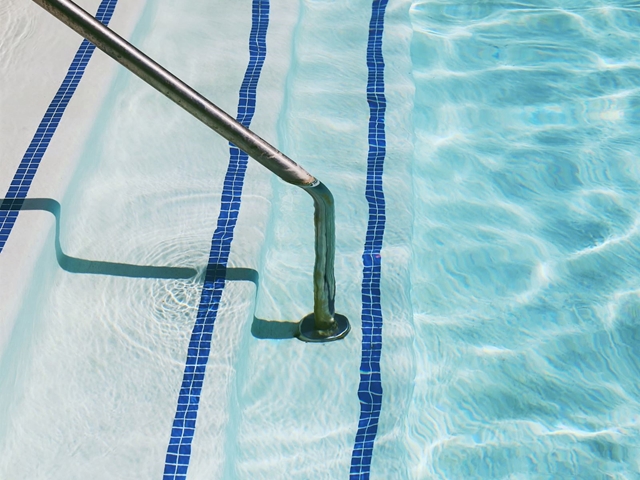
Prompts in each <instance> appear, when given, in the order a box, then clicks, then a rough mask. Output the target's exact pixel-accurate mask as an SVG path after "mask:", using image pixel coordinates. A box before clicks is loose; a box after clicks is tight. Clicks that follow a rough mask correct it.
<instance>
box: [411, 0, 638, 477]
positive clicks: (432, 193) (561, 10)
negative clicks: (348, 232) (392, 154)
mask: <svg viewBox="0 0 640 480" xmlns="http://www.w3.org/2000/svg"><path fill="white" fill-rule="evenodd" d="M411 20H412V23H413V27H414V37H413V41H412V50H411V56H412V60H413V65H414V72H413V75H414V79H415V82H416V102H415V108H414V125H415V132H416V137H417V143H416V150H415V151H416V155H415V161H414V176H413V179H414V191H415V195H416V202H415V221H414V235H413V248H414V257H413V260H414V263H413V268H412V299H413V304H414V312H415V327H416V334H417V341H416V344H415V351H416V356H417V358H418V360H417V366H418V381H416V384H415V385H416V386H415V394H414V397H413V406H412V410H411V413H410V414H409V416H410V423H411V434H410V439H411V441H412V442H413V444H414V445H415V453H416V456H417V457H420V456H422V458H421V460H418V461H419V462H420V465H421V466H420V467H419V468H417V469H416V470H415V471H416V477H415V478H427V477H429V478H431V477H432V476H433V477H434V478H594V479H595V478H638V475H639V472H640V435H639V434H640V423H639V422H640V416H639V413H640V409H639V407H640V405H639V401H640V389H639V388H638V378H639V374H640V357H639V354H640V309H639V307H640V250H639V249H638V240H639V233H640V232H639V231H638V225H639V217H638V200H639V199H640V190H639V188H638V186H639V179H640V169H639V168H638V163H637V162H638V158H639V154H640V142H639V141H638V129H639V127H640V116H639V112H640V110H638V107H639V106H640V30H639V27H640V5H639V4H638V3H637V2H590V1H580V2H569V1H564V2H562V1H557V2H535V3H498V2H483V3H482V4H477V5H469V4H465V5H462V4H459V3H458V2H423V3H415V4H414V5H413V6H412V10H411ZM417 472H420V473H417Z"/></svg>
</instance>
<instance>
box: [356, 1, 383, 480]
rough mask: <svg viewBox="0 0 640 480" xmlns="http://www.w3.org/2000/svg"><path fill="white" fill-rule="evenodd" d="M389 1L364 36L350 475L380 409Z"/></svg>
mask: <svg viewBox="0 0 640 480" xmlns="http://www.w3.org/2000/svg"><path fill="white" fill-rule="evenodd" d="M387 3H388V0H373V4H372V8H371V21H370V23H369V38H368V41H367V69H368V78H367V103H368V104H369V115H370V116H369V134H368V136H369V152H368V155H367V184H366V190H365V196H366V198H367V202H368V204H369V220H368V224H367V236H366V241H365V245H364V252H363V255H362V263H363V279H362V362H361V365H360V385H359V386H358V398H359V400H360V419H359V422H358V431H357V433H356V439H355V444H354V447H353V453H352V456H351V469H350V478H351V480H360V479H361V480H365V479H368V478H369V475H370V472H371V460H372V458H373V447H374V443H375V439H376V435H377V433H378V422H379V419H380V412H381V410H382V379H381V373H380V356H381V353H382V323H383V318H382V305H381V300H380V272H381V266H382V256H381V250H382V240H383V237H384V229H385V220H386V218H385V199H384V191H383V183H382V174H383V169H384V160H385V155H386V136H385V127H384V122H385V112H386V105H387V101H386V98H385V95H384V58H383V55H382V34H383V32H384V14H385V9H386V6H387Z"/></svg>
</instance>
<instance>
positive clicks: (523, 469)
mask: <svg viewBox="0 0 640 480" xmlns="http://www.w3.org/2000/svg"><path fill="white" fill-rule="evenodd" d="M113 3H114V5H113V7H114V8H115V10H114V11H115V15H117V12H118V9H119V8H120V7H121V5H119V4H118V5H115V2H113ZM97 6H98V5H97V3H96V4H95V5H92V7H93V10H92V11H96V9H97ZM87 8H89V7H87ZM130 8H132V7H130ZM638 8H639V6H638V5H636V4H634V3H633V2H606V3H605V2H601V3H599V2H575V3H572V2H569V1H565V2H555V3H552V2H547V3H545V4H544V5H543V4H540V3H539V2H538V3H537V4H536V5H527V4H522V3H519V4H498V3H492V2H489V3H483V4H478V5H476V4H473V5H460V4H458V3H457V2H449V3H447V2H425V3H418V2H413V3H412V2H402V1H398V2H395V1H391V2H389V4H388V5H387V4H386V2H384V1H376V2H373V3H372V2H364V1H352V2H332V1H304V2H302V3H301V4H300V5H296V6H295V8H292V6H291V5H288V4H285V2H273V1H272V2H270V3H268V2H266V1H265V0H254V1H253V2H249V1H243V2H233V4H232V5H231V4H229V2H221V1H217V2H211V1H208V2H204V1H194V0H191V1H189V2H166V1H158V2H153V3H146V4H144V10H143V11H142V12H141V14H140V16H139V18H138V17H137V15H138V14H137V12H136V11H135V8H132V10H133V12H132V14H131V16H132V17H133V18H134V19H137V23H135V28H134V29H133V31H132V33H131V35H130V37H129V38H131V39H132V41H133V43H135V44H136V45H138V46H140V47H141V48H142V49H143V50H144V51H145V52H147V53H149V54H150V56H152V57H154V58H156V59H158V61H160V63H161V64H163V65H165V66H167V67H168V68H170V69H171V70H172V71H174V72H175V73H176V74H177V75H178V76H179V77H181V78H183V79H184V80H185V81H187V83H189V84H191V85H193V86H194V87H195V88H196V89H197V90H199V91H201V92H202V93H203V94H205V95H206V96H207V97H209V98H211V99H212V100H213V101H214V102H216V103H217V104H218V105H220V106H221V107H223V108H224V109H225V110H227V111H229V112H235V111H236V109H237V106H238V104H239V103H238V102H239V100H238V98H239V92H243V93H242V94H240V99H243V98H245V99H246V98H250V97H251V91H250V90H251V88H252V86H254V85H256V82H257V103H256V109H255V115H254V116H253V118H251V119H250V120H251V127H252V129H253V130H254V131H256V132H257V133H259V134H260V135H262V136H263V137H265V138H267V139H269V140H271V141H272V142H273V143H275V144H276V145H277V146H278V147H279V148H280V149H281V150H283V151H284V152H286V153H287V154H288V155H290V156H291V157H292V158H294V159H295V160H296V161H299V162H300V163H301V164H302V165H303V166H305V167H306V168H308V169H309V171H311V172H312V173H314V174H315V175H317V176H318V177H319V178H320V179H321V180H323V182H324V183H326V184H327V185H328V186H329V187H330V188H331V189H332V191H333V192H334V195H335V197H336V205H337V219H336V220H337V234H338V238H337V252H338V254H337V258H336V279H337V286H338V295H337V310H338V311H339V312H341V313H344V314H345V315H347V316H348V317H349V318H350V320H351V322H352V326H353V330H352V333H350V334H349V336H348V337H347V338H346V339H344V340H343V341H340V342H335V343H331V344H325V345H312V344H305V343H302V342H299V341H297V340H294V339H291V338H284V337H287V336H290V327H291V325H292V324H294V322H296V321H298V320H299V319H300V318H302V316H304V315H305V314H307V313H308V312H309V311H310V309H311V299H312V290H311V288H312V283H311V272H312V262H313V232H312V222H311V217H312V205H311V204H310V202H309V201H308V199H307V198H305V194H304V193H303V192H299V191H297V189H294V188H293V187H290V186H288V185H285V184H283V183H282V182H280V181H279V180H277V179H275V178H272V176H271V175H270V174H268V173H267V172H266V171H263V169H261V167H259V166H257V165H254V164H251V163H249V164H248V169H247V172H246V175H241V177H239V176H238V175H239V174H238V170H237V169H236V170H234V171H233V172H234V173H232V175H233V178H234V180H233V181H231V182H227V187H228V188H237V187H239V186H240V184H241V187H242V193H241V207H240V210H239V212H240V213H239V215H237V224H235V223H233V222H232V223H233V224H232V223H229V222H228V221H227V220H228V219H229V218H231V217H233V214H231V212H233V211H234V210H235V208H234V205H233V202H234V201H238V199H234V200H231V201H230V200H228V199H226V195H231V196H233V195H239V193H238V191H237V190H232V192H231V193H228V192H226V191H223V188H224V187H225V183H224V181H223V179H224V178H225V175H228V173H227V167H228V164H229V161H230V153H229V147H228V145H227V144H226V142H225V141H223V140H221V139H219V138H216V137H215V136H213V135H212V134H211V133H210V132H209V131H208V130H207V129H206V128H205V127H203V126H201V125H199V124H198V122H197V121H195V120H192V119H191V118H189V116H188V115H187V114H185V113H183V112H181V111H180V110H179V109H177V108H175V106H174V105H172V104H171V103H170V102H169V101H166V100H164V99H162V98H161V97H160V95H158V94H156V93H155V92H154V91H152V90H151V89H150V88H148V87H147V86H146V85H144V84H142V82H140V81H139V80H137V79H135V78H133V77H132V76H131V75H129V74H128V73H126V72H123V71H121V70H118V71H117V73H116V74H115V77H114V78H113V80H112V81H109V82H108V83H107V85H108V88H107V90H106V94H105V96H104V99H102V100H101V103H100V105H99V108H98V109H97V114H96V115H95V119H94V120H92V122H91V123H90V127H85V128H86V129H87V133H86V135H85V137H86V138H84V137H82V136H79V137H81V138H83V140H82V142H80V143H81V144H80V145H79V146H77V147H73V148H76V149H77V150H78V153H77V165H78V166H77V168H75V169H74V170H73V174H72V175H71V179H70V181H69V180H63V181H62V182H63V183H65V182H69V186H68V188H65V189H62V193H60V194H59V196H56V194H55V192H53V193H51V194H50V196H51V197H52V199H54V200H55V199H58V200H59V203H60V209H59V215H58V216H59V218H60V231H59V241H60V248H61V250H62V251H63V253H64V256H63V257H60V255H58V258H56V253H55V251H54V249H53V247H52V245H53V244H54V237H55V236H56V232H55V231H54V228H53V226H52V223H49V224H43V225H42V226H41V230H43V231H44V232H45V234H43V237H44V238H46V241H44V245H43V247H42V253H40V254H39V256H38V258H37V260H35V263H36V264H35V267H34V268H33V272H34V273H32V274H31V280H30V283H29V285H28V287H27V289H26V292H25V293H24V295H23V296H22V298H21V299H20V301H19V302H18V303H19V304H20V305H21V307H20V310H19V313H18V314H17V315H16V318H15V323H14V326H13V328H12V333H11V336H10V340H9V341H8V343H7V346H6V347H5V349H4V351H3V356H2V363H1V364H0V372H1V375H2V376H1V377H0V382H2V385H1V386H2V387H3V388H2V391H3V395H2V397H1V400H0V402H2V409H0V411H1V412H2V414H0V418H1V420H0V439H1V440H0V442H1V443H2V451H3V455H2V457H1V459H0V474H1V475H0V476H2V477H3V478H5V477H6V478H23V477H24V478H65V479H66V478H114V477H116V478H159V477H161V476H163V475H164V477H165V478H183V477H182V475H183V471H184V470H186V468H187V466H188V477H189V478H192V479H193V478H221V479H233V478H239V479H241V478H248V477H251V476H253V477H257V478H300V479H308V478H331V479H333V478H346V477H348V476H350V477H351V478H369V475H370V477H371V478H380V479H382V478H385V479H386V478H394V479H395V478H398V479H402V478H407V479H408V478H415V479H417V478H635V477H634V476H635V475H637V472H638V471H639V470H640V465H639V464H638V458H639V457H638V443H639V442H638V438H639V437H638V418H639V417H638V412H639V408H638V395H639V392H638V387H637V382H636V381H635V379H636V378H637V375H638V373H639V372H638V370H639V367H640V365H639V363H638V359H637V355H636V353H635V352H636V351H637V349H638V346H639V345H638V310H637V305H638V281H639V279H640V273H639V269H638V267H639V266H640V263H639V260H640V255H639V252H638V251H637V248H636V247H635V245H634V240H635V238H636V236H637V227H636V225H637V215H636V213H635V206H636V205H637V200H638V188H637V185H638V176H639V174H640V172H639V171H638V169H637V167H636V166H635V162H634V159H635V158H636V157H637V154H638V151H639V150H640V148H639V146H640V143H639V142H638V140H637V139H636V138H635V137H636V136H634V133H635V132H636V129H637V126H638V123H639V120H640V118H639V117H638V113H637V112H638V110H637V106H638V98H640V97H639V96H638V87H639V83H640V80H639V79H640V76H638V73H639V72H638V56H639V54H640V50H639V49H638V40H639V35H638V33H637V27H638V24H639V23H640V12H638ZM114 21H117V16H115V17H114ZM120 21H121V22H124V17H122V19H121V20H120ZM130 21H131V22H133V21H134V20H130ZM267 23H268V27H267ZM114 28H115V27H114ZM252 28H253V30H252ZM59 29H60V30H61V31H64V27H62V26H60V27H59ZM252 32H253V33H252ZM250 37H251V38H252V41H253V42H254V43H252V47H251V48H248V46H247V40H248V39H249V38H250ZM263 37H264V38H265V39H266V46H267V48H266V50H264V48H263V44H262V43H261V41H262V38H263ZM381 39H382V49H380V47H381V45H380V40H381ZM76 42H77V44H79V43H80V42H79V40H77V39H76ZM382 54H383V55H384V64H383V63H382V57H381V55H382ZM103 60H104V59H103ZM94 61H98V62H99V61H100V56H99V55H98V54H95V56H94V58H92V60H91V62H90V63H89V67H88V69H87V72H86V75H88V76H89V77H87V78H83V80H82V82H81V83H80V85H79V87H78V91H77V94H80V95H83V90H82V89H83V88H84V87H85V83H84V82H85V81H87V80H90V79H91V77H90V75H92V70H91V67H92V62H94ZM262 61H264V65H263V66H262V67H261V68H260V65H261V62H262ZM251 62H253V63H251ZM107 64H108V62H104V63H102V64H99V65H102V66H104V67H105V68H106V65H107ZM248 64H249V65H253V67H252V68H249V69H247V65H248ZM65 68H66V67H65ZM98 73H99V71H96V70H94V73H93V79H96V78H97V77H100V75H98ZM382 73H384V75H382ZM61 78H62V77H61ZM258 79H259V82H258ZM243 80H244V81H245V84H244V87H243V86H242V85H243ZM59 81H60V79H58V82H59ZM56 88H57V86H56ZM91 91H92V89H91V88H90V87H89V86H86V90H84V92H85V93H84V95H85V97H81V98H87V97H86V95H87V93H86V92H91ZM74 95H75V94H74ZM51 97H53V95H52V96H51ZM74 101H76V97H75V96H74V98H73V99H72V100H71V101H70V102H69V108H70V109H71V108H73V107H74ZM241 101H242V100H241ZM76 105H77V104H76ZM240 105H242V104H240ZM40 114H41V115H42V112H41V113H40ZM66 115H67V114H65V117H63V119H62V121H61V122H60V126H59V128H58V131H56V133H55V135H54V136H53V140H52V144H51V148H53V149H54V150H53V151H52V152H49V151H48V152H47V155H45V156H44V157H43V160H42V165H41V167H40V168H46V167H45V165H47V162H48V161H51V162H50V163H53V161H54V159H58V158H62V157H63V155H62V154H60V153H58V155H54V154H53V152H55V151H56V150H55V149H56V148H58V149H61V148H62V146H57V147H56V145H54V143H53V142H55V141H56V139H58V138H59V139H60V140H57V141H58V142H59V144H60V145H61V144H63V143H64V144H68V143H73V138H74V132H75V131H76V130H75V129H77V128H82V125H76V124H73V123H65V119H66V118H67V117H66ZM77 115H78V114H77ZM71 117H73V115H71V116H70V118H71ZM73 118H75V117H73ZM38 120H39V119H37V120H36V121H35V125H37V122H38ZM32 134H33V132H32ZM67 148H69V149H71V148H72V147H67ZM58 152H60V150H58ZM22 153H24V152H21V153H20V155H22ZM72 153H73V152H72ZM234 158H235V160H234ZM231 160H232V161H231V165H232V166H233V165H234V161H235V162H236V163H235V165H236V166H238V165H239V166H240V167H241V166H242V162H241V161H240V159H239V158H237V155H236V157H234V156H233V154H232V155H231ZM238 162H240V163H238ZM49 168H51V167H49ZM50 171H51V170H50ZM41 173H42V171H41V170H39V172H38V175H40V174H41ZM3 174H4V170H3ZM11 174H13V172H11ZM37 178H38V177H36V179H34V182H35V181H37ZM1 180H2V181H6V182H7V185H8V184H9V181H10V177H8V178H7V179H5V178H2V179H1ZM45 183H46V182H45ZM51 183H55V182H51ZM33 188H34V189H37V188H43V189H44V187H38V185H34V187H33ZM51 188H53V187H51ZM42 191H43V192H46V189H44V190H42ZM38 195H39V196H40V193H38ZM47 195H49V194H46V193H43V195H42V196H47ZM32 196H33V195H32V193H31V192H30V193H29V197H32ZM38 205H40V207H42V208H43V209H46V208H49V210H50V211H52V212H55V211H57V210H56V208H55V205H54V204H52V203H51V202H49V203H47V202H44V203H43V202H41V203H40V204H36V205H35V206H34V205H32V206H33V208H38ZM47 205H48V207H47ZM52 205H53V206H52ZM225 205H226V206H225ZM45 207H46V208H45ZM225 209H227V210H225ZM34 214H35V213H34V212H30V211H27V212H23V213H21V214H20V215H21V216H20V218H19V220H18V223H16V227H15V228H16V229H18V228H20V221H22V218H23V217H25V218H29V217H28V215H34ZM47 215H49V213H47ZM225 215H226V216H225ZM294 218H295V219H296V221H293V220H292V219H294ZM220 219H223V220H225V221H223V222H222V223H221V221H220ZM298 219H303V221H299V220H298ZM304 219H307V221H306V222H305V221H304ZM25 221H26V220H25ZM47 221H50V222H51V220H47ZM216 229H218V230H216ZM25 231H26V229H25ZM214 231H216V232H220V233H219V235H221V236H220V238H222V239H224V240H225V241H231V238H232V242H231V244H230V245H231V248H230V250H229V257H228V265H229V269H228V274H227V281H226V282H223V285H222V286H216V287H215V288H219V290H220V291H222V288H223V293H222V297H221V301H220V305H219V307H218V305H217V302H216V301H215V300H214V301H210V302H209V300H207V302H209V303H207V302H204V300H205V296H204V295H202V285H203V282H204V277H205V269H206V266H207V262H208V259H209V258H210V254H211V252H212V251H213V248H212V240H211V239H212V235H214V238H215V234H214ZM46 232H48V233H46ZM16 233H18V232H17V231H16V232H12V233H11V235H12V237H11V238H9V240H8V241H7V245H6V249H5V250H4V251H3V253H2V254H0V257H2V256H4V255H6V254H7V252H9V251H10V249H11V248H14V250H12V251H13V252H16V251H17V246H16V244H14V245H13V247H12V244H11V243H10V242H12V241H13V238H14V235H15V234H16ZM47 235H48V236H47ZM223 243H224V242H222V243H220V244H219V245H222V244H223ZM213 246H214V247H215V246H216V243H215V241H214V242H213ZM36 247H37V245H36ZM36 247H34V248H36ZM380 247H382V248H381V249H380ZM220 251H222V250H220ZM363 252H364V255H363ZM60 258H62V259H63V261H62V262H60ZM216 258H219V257H216ZM2 260H4V259H2ZM151 267H162V268H161V269H160V270H158V269H157V268H156V269H154V268H151ZM17 270H18V268H16V272H17ZM3 275H4V273H3ZM158 277H163V278H158ZM257 278H259V280H257ZM207 298H212V297H207ZM203 302H204V303H205V304H206V305H205V310H206V311H207V312H211V311H214V310H215V314H214V317H215V328H213V330H212V334H211V335H212V338H211V343H210V351H207V353H208V355H207V357H208V363H207V367H206V376H205V374H204V372H201V371H197V370H194V371H193V372H191V371H190V370H189V368H188V367H189V365H190V364H189V358H190V357H191V356H192V355H195V354H192V352H191V351H190V349H191V348H194V347H193V345H192V342H193V341H194V333H198V332H194V323H195V322H196V319H197V318H199V309H200V311H202V305H203ZM276 321H278V322H279V323H275V322H276ZM207 325H209V327H207V326H206V325H205V326H204V327H203V331H204V334H207V332H206V328H210V327H211V326H212V324H211V323H209V324H207ZM381 325H383V327H381ZM380 328H382V332H383V333H382V334H379V329H380ZM200 333H203V332H200ZM198 342H199V345H202V336H201V337H200V340H198ZM199 348H200V347H199ZM203 348H204V347H203ZM199 352H202V350H199ZM198 355H200V354H198ZM378 356H379V359H380V361H379V363H378V361H377V358H378ZM197 358H200V357H199V356H197ZM197 365H198V364H194V366H197ZM191 374H193V376H191V377H189V375H191ZM196 374H197V375H199V376H198V377H196ZM187 377H188V378H187ZM379 379H381V384H380V383H379ZM185 381H187V384H186V387H185V383H184V382H185ZM197 382H201V384H200V383H197ZM6 386H9V387H10V388H8V389H7V388H5V387H6ZM181 386H182V388H183V389H184V388H186V389H187V390H183V391H181ZM380 386H381V387H382V388H380ZM200 388H201V390H199V389H200ZM7 391H10V393H8V394H7V393H4V392H7ZM185 396H188V397H189V398H188V399H187V403H186V404H185V403H183V402H182V400H181V399H182V398H183V397H185ZM181 405H189V406H188V407H184V408H183V407H181ZM181 412H190V414H191V413H193V412H196V413H197V415H196V416H195V417H191V416H188V417H187V416H186V414H185V418H181ZM378 416H379V418H378ZM196 417H197V423H187V421H189V422H195V420H196ZM181 420H184V422H183V423H180V422H181ZM176 422H178V423H176ZM196 425H197V427H196ZM176 439H177V440H176ZM172 445H178V448H177V451H176V452H174V451H173V449H172ZM187 446H188V448H187ZM183 447H184V448H183ZM163 472H164V473H163Z"/></svg>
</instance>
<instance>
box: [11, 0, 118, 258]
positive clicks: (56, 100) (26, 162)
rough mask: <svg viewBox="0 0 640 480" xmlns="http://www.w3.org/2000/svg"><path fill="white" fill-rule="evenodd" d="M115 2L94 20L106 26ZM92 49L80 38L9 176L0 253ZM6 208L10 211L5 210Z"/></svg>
mask: <svg viewBox="0 0 640 480" xmlns="http://www.w3.org/2000/svg"><path fill="white" fill-rule="evenodd" d="M117 3H118V0H103V1H102V3H101V4H100V6H99V7H98V11H97V12H96V19H98V20H99V21H100V22H102V23H103V24H105V25H108V24H109V21H111V17H112V15H113V11H114V9H115V7H116V4H117ZM95 48H96V47H95V45H93V44H92V43H90V42H89V41H88V40H83V41H82V43H81V44H80V48H79V49H78V51H77V52H76V55H75V56H74V57H73V61H72V62H71V66H70V67H69V70H68V71H67V74H66V76H65V77H64V80H63V81H62V85H60V88H58V91H57V92H56V95H55V96H54V97H53V100H52V101H51V103H50V104H49V108H47V111H46V113H45V114H44V117H43V118H42V120H41V121H40V125H38V128H37V130H36V133H35V135H34V136H33V139H32V140H31V143H30V144H29V147H28V148H27V151H26V152H25V154H24V156H23V157H22V160H21V162H20V165H19V166H18V170H17V171H16V173H15V175H14V176H13V180H12V181H11V185H10V186H9V190H8V191H7V194H6V195H5V200H4V201H3V202H2V204H1V205H0V253H2V250H3V249H4V246H5V244H6V243H7V240H8V239H9V235H10V234H11V230H12V229H13V226H14V225H15V223H16V219H17V218H18V210H16V207H17V208H18V209H20V208H21V207H22V204H23V201H24V199H25V198H26V197H27V193H28V192H29V188H31V183H32V182H33V178H34V177H35V174H36V171H37V170H38V167H39V166H40V161H41V160H42V157H43V156H44V154H45V152H46V151H47V147H48V146H49V143H50V142H51V139H52V138H53V134H54V133H55V131H56V129H57V128H58V124H59V123H60V119H61V118H62V115H63V114H64V111H65V109H66V108H67V105H68V104H69V100H71V97H72V96H73V94H74V93H75V91H76V88H77V87H78V84H79V83H80V80H81V79H82V75H83V74H84V71H85V69H86V67H87V64H88V63H89V60H90V59H91V55H92V54H93V51H94V50H95ZM9 209H12V210H11V211H9Z"/></svg>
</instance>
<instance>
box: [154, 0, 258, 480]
mask: <svg viewBox="0 0 640 480" xmlns="http://www.w3.org/2000/svg"><path fill="white" fill-rule="evenodd" d="M268 25H269V2H268V0H253V15H252V26H251V35H250V38H249V66H248V67H247V71H246V73H245V76H244V80H243V82H242V86H241V87H240V100H239V102H238V116H237V120H238V121H239V122H240V123H242V124H243V125H244V126H245V127H248V126H249V125H250V123H251V120H252V118H253V114H254V112H255V106H256V89H257V86H258V79H259V78H260V71H261V70H262V65H263V64H264V60H265V57H266V53H267V44H266V36H267V27H268ZM248 158H249V157H248V156H247V154H246V153H244V152H242V151H241V150H239V149H238V148H237V147H235V146H234V145H231V148H230V160H229V167H228V169H227V173H226V176H225V179H224V187H223V190H222V205H221V208H220V215H219V216H218V225H217V227H216V230H215V232H214V234H213V239H212V241H211V252H210V254H209V264H208V266H207V273H206V275H205V282H204V286H203V288H202V295H201V297H200V306H199V308H198V314H197V317H196V322H195V325H194V327H193V331H192V332H191V339H190V341H189V349H188V352H187V362H186V366H185V369H184V374H183V377H182V387H181V388H180V394H179V396H178V406H177V409H176V414H175V418H174V421H173V428H172V429H171V438H170V440H169V447H168V448H167V457H166V462H165V467H164V477H163V479H164V480H185V479H186V478H187V469H188V467H189V461H190V459H191V444H192V442H193V436H194V434H195V429H196V418H197V415H198V404H199V403H200V393H201V391H202V384H203V382H204V376H205V371H206V367H207V361H208V360H209V352H210V350H211V337H212V335H213V325H214V323H215V320H216V317H217V314H218V307H219V306H220V299H221V298H222V291H223V290H224V286H225V272H226V266H227V262H228V260H229V252H230V250H231V241H232V240H233V231H234V228H235V226H236V221H237V219H238V212H239V210H240V201H241V196H242V186H243V183H244V174H245V171H246V169H247V161H248Z"/></svg>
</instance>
